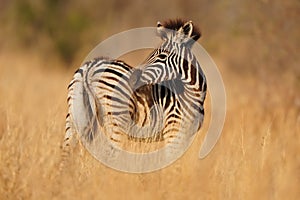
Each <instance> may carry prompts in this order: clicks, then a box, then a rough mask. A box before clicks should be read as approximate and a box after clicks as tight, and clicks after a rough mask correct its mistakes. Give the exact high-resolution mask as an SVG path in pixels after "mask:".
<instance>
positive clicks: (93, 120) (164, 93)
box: [63, 20, 206, 157]
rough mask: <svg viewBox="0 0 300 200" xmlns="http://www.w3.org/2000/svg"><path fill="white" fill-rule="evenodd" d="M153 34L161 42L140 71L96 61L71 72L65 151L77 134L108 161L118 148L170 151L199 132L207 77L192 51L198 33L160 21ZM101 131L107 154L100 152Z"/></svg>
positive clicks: (189, 25) (186, 25) (183, 23)
mask: <svg viewBox="0 0 300 200" xmlns="http://www.w3.org/2000/svg"><path fill="white" fill-rule="evenodd" d="M157 33H158V35H159V36H160V37H161V39H162V41H163V42H162V44H161V45H160V46H159V47H158V48H157V49H155V50H154V51H153V52H152V53H151V54H150V55H149V57H148V58H147V59H146V60H145V61H144V62H143V63H142V64H141V65H140V66H138V67H132V66H130V65H128V64H126V63H125V62H124V61H121V60H117V59H109V58H105V57H100V58H96V59H94V60H92V61H89V62H86V63H85V64H83V66H81V67H80V68H79V69H78V70H77V71H76V72H75V74H74V76H73V79H72V80H71V82H70V84H69V86H68V98H67V102H68V114H67V117H66V135H65V139H64V144H63V148H64V149H68V148H69V146H74V141H75V137H76V133H78V134H77V135H78V136H79V137H80V139H81V141H82V142H83V143H84V144H85V145H87V146H88V145H90V144H93V145H94V146H93V147H94V148H96V150H95V151H102V153H103V151H111V152H109V153H108V154H109V156H108V157H114V156H115V155H114V152H116V151H117V149H123V148H124V149H126V150H127V151H132V152H138V151H136V150H135V149H132V148H131V147H132V144H139V145H140V147H141V148H142V149H141V152H143V153H145V152H146V153H147V152H153V151H154V150H157V149H160V148H162V146H164V145H167V146H169V147H171V148H169V149H171V151H172V149H173V147H174V149H177V150H178V149H180V145H181V144H182V143H184V144H185V143H187V142H188V141H190V139H191V138H192V136H193V135H194V134H195V132H196V131H197V130H199V129H200V127H201V125H202V122H203V117H204V107H203V104H204V100H205V96H206V78H205V75H204V73H203V72H202V70H201V67H200V64H199V63H198V61H197V60H196V58H195V56H194V55H193V53H192V52H191V48H192V45H193V43H194V42H195V41H197V40H198V39H199V38H200V36H201V33H200V31H199V30H198V29H197V28H196V27H194V26H193V23H192V22H191V21H187V22H186V21H183V20H170V21H167V22H165V23H163V24H161V23H160V22H158V24H157ZM99 133H103V134H104V136H105V137H106V138H107V141H108V143H109V148H108V150H103V149H101V148H102V146H101V145H99V144H100V143H99V140H97V138H98V136H99ZM126 144H129V145H126ZM147 144H150V146H151V145H152V144H154V149H153V148H152V147H149V149H146V147H145V146H143V145H147ZM178 145H179V146H178ZM151 148H152V149H151ZM67 151H68V150H67ZM104 153H106V154H107V152H104ZM168 153H171V154H172V152H168Z"/></svg>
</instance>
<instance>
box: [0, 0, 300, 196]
mask: <svg viewBox="0 0 300 200" xmlns="http://www.w3.org/2000/svg"><path fill="white" fill-rule="evenodd" d="M174 18H183V19H186V20H192V21H193V23H194V24H195V25H197V26H199V28H200V30H201V31H202V37H201V38H200V40H199V41H198V42H199V43H200V44H201V45H202V46H203V47H204V48H205V49H206V50H207V52H208V53H209V54H210V55H211V57H212V58H213V59H214V61H215V62H216V64H217V66H218V67H219V70H220V72H221V74H222V76H223V79H224V83H225V87H226V92H227V101H228V103H227V118H226V123H225V126H224V131H223V134H222V136H221V138H220V141H219V142H218V143H217V145H216V147H215V149H214V150H213V152H212V153H211V154H210V155H209V156H208V157H207V158H205V159H204V160H198V151H199V146H200V145H201V142H202V141H203V137H204V135H205V131H206V130H207V127H208V125H209V117H206V119H205V124H204V127H203V129H202V130H201V131H200V133H199V136H198V137H197V138H196V140H195V142H194V143H193V145H192V147H191V149H190V150H189V151H188V152H187V153H186V154H185V155H184V156H183V157H182V158H181V159H179V160H178V161H177V162H176V163H175V164H174V165H172V166H170V167H167V168H165V169H163V170H160V171H158V172H155V173H150V174H143V175H132V174H123V173H119V172H116V171H114V170H112V169H109V168H107V167H105V166H103V165H102V164H100V163H99V162H98V161H96V160H95V159H93V158H92V157H91V156H90V155H89V154H88V153H87V152H85V150H84V149H83V148H82V147H80V146H79V147H78V145H77V147H76V150H75V151H74V153H73V154H72V156H71V159H70V160H71V161H70V162H71V164H70V165H69V166H68V168H67V169H65V171H63V172H59V170H58V166H59V163H60V154H61V149H60V145H61V143H62V140H63V137H64V117H65V114H66V112H67V104H66V100H65V99H66V96H67V90H66V87H67V85H68V82H69V81H70V80H71V78H72V75H73V72H74V71H75V70H76V69H77V68H78V67H79V65H80V63H81V62H82V61H83V59H84V58H85V56H86V55H87V54H88V53H89V52H90V51H91V50H92V49H93V48H94V47H95V46H96V45H97V44H98V43H99V42H101V41H103V40H104V39H106V38H108V37H109V36H111V35H113V34H116V33H119V32H122V31H125V30H128V29H131V28H137V27H147V26H156V22H157V21H164V20H167V19H174ZM0 21H1V28H0V71H1V73H0V199H62V198H64V199H76V198H78V199H86V198H90V199H120V198H125V199H153V198H158V199H183V198H184V199H254V198H255V199H297V198H299V196H300V192H299V188H298V187H299V185H300V178H299V174H300V154H299V151H300V134H299V133H300V95H299V88H300V67H299V64H300V62H299V61H300V57H299V55H298V54H299V52H300V51H299V50H300V28H299V22H300V1H298V0H288V1H280V0H273V1H270V0H257V1H251V0H244V1H239V0H232V1H209V0H199V1H197V0H184V1H183V0H172V1H160V0H152V1H146V0H135V1H133V0H111V1H104V0H91V1H79V0H73V1H70V0H65V1H58V0H42V1H41V0H13V1H10V0H0ZM206 107H207V108H206V109H207V113H208V115H207V116H209V98H208V100H207V103H206Z"/></svg>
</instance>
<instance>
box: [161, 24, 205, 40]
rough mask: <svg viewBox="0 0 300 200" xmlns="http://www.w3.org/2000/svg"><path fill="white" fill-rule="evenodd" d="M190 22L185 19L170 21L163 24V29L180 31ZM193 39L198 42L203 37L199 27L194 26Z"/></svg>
mask: <svg viewBox="0 0 300 200" xmlns="http://www.w3.org/2000/svg"><path fill="white" fill-rule="evenodd" d="M187 22H188V21H186V20H183V19H170V20H167V21H165V22H163V23H162V25H163V27H165V28H167V29H171V30H175V31H178V30H179V29H180V27H182V26H183V25H184V24H185V23H187ZM192 36H193V39H194V40H195V41H197V40H198V39H199V38H200V37H201V31H200V29H199V28H198V27H197V26H194V25H193V32H192Z"/></svg>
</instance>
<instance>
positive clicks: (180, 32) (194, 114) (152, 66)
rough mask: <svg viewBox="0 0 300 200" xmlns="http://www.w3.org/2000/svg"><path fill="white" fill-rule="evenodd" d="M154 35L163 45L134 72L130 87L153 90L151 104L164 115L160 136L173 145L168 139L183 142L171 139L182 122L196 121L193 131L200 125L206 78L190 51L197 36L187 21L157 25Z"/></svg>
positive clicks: (178, 137) (198, 34) (195, 28)
mask: <svg viewBox="0 0 300 200" xmlns="http://www.w3.org/2000/svg"><path fill="white" fill-rule="evenodd" d="M174 30H175V31H174ZM157 32H158V35H159V36H160V37H161V39H162V40H163V43H162V44H161V46H160V47H159V48H157V49H155V50H154V51H153V52H152V53H151V54H150V56H149V57H148V58H147V59H146V61H145V63H144V65H143V66H142V67H141V69H137V70H135V72H134V73H133V75H132V76H131V80H132V81H131V82H130V84H131V85H132V86H133V88H139V87H140V86H143V85H148V86H149V85H151V86H153V89H152V90H153V91H152V95H153V99H154V100H153V101H154V102H155V103H157V104H159V105H161V107H162V108H163V111H164V113H165V117H164V118H165V119H164V124H165V125H164V128H163V131H162V133H161V134H162V135H163V137H164V139H167V138H170V140H169V142H171V143H174V141H172V140H174V139H172V138H176V139H177V140H184V139H183V138H181V137H180V136H175V135H176V134H177V133H178V132H179V131H180V127H181V126H182V125H183V121H184V123H187V124H189V125H192V124H193V120H195V119H197V120H196V122H195V123H196V124H195V125H196V126H197V128H196V130H197V131H198V130H199V129H200V127H201V125H202V122H203V117H204V101H205V97H206V90H207V83H206V77H205V75H204V73H203V71H202V69H201V67H200V64H199V63H198V61H197V60H196V57H195V56H194V55H193V53H192V51H191V48H192V45H193V44H194V42H196V41H197V40H198V39H199V38H200V36H201V33H200V31H199V30H198V28H197V27H194V26H193V24H192V22H191V21H188V22H185V21H183V20H180V19H179V20H170V21H168V22H165V23H164V24H161V23H160V22H158V23H157ZM183 119H184V120H183ZM190 128H191V127H187V129H190ZM190 131H191V132H195V131H192V130H190ZM184 132H185V133H184V134H185V135H183V136H186V134H187V132H189V131H188V130H186V131H184ZM174 134H175V135H174ZM177 142H178V141H177Z"/></svg>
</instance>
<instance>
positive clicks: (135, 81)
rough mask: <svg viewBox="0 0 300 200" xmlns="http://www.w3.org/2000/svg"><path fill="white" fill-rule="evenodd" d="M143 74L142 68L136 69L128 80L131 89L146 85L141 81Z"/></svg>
mask: <svg viewBox="0 0 300 200" xmlns="http://www.w3.org/2000/svg"><path fill="white" fill-rule="evenodd" d="M141 75H142V70H140V69H136V70H134V72H133V73H132V74H131V76H130V78H129V81H128V82H129V85H130V87H131V89H133V90H136V89H138V88H139V87H141V86H143V85H144V84H143V83H142V81H141Z"/></svg>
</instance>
